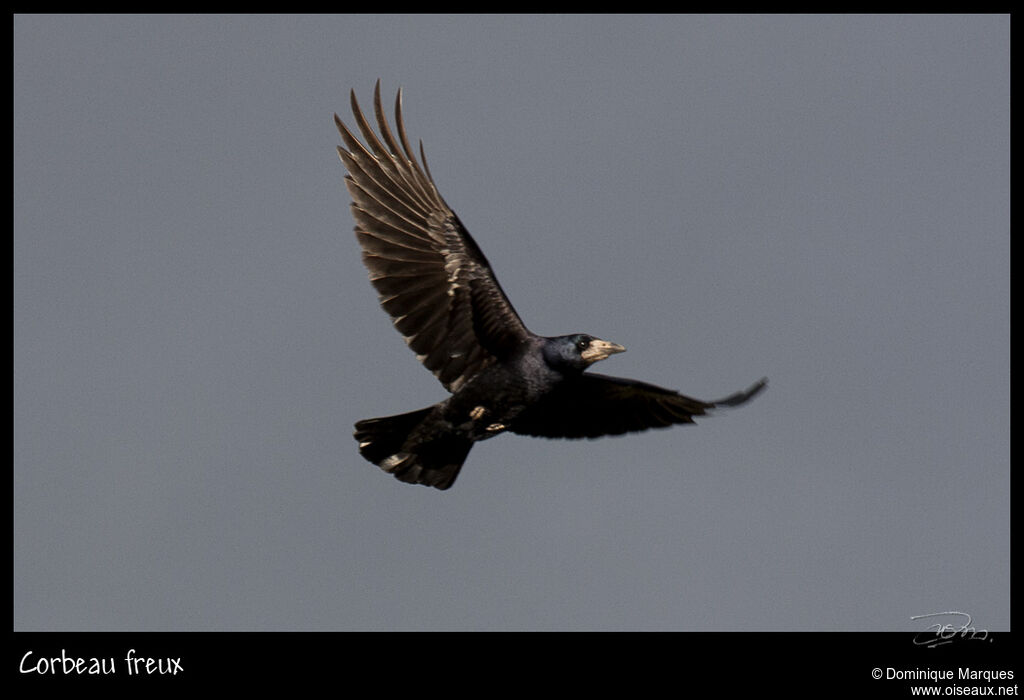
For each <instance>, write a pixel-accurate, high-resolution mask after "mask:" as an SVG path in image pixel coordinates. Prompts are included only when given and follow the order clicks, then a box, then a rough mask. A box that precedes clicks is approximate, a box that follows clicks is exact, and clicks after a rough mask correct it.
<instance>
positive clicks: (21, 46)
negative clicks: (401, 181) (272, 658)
mask: <svg viewBox="0 0 1024 700" xmlns="http://www.w3.org/2000/svg"><path fill="white" fill-rule="evenodd" d="M14 48H15V51H14V177H15V184H14V256H15V258H14V294H15V298H14V312H15V315H14V349H15V364H14V375H15V376H14V388H15V394H14V408H15V421H14V431H15V433H14V436H15V441H14V487H15V490H14V508H15V550H14V565H15V577H14V583H15V599H14V603H15V604H14V621H15V628H16V629H19V630H352V629H356V630H394V629H414V630H435V629H455V630H463V629H480V630H500V629H509V630H519V629H545V630H547V629H558V630H562V629H564V630H578V629H583V630H587V629H607V630H620V629H629V630H655V629H659V630H660V629H671V630H676V629H684V630H897V629H917V628H918V626H919V623H914V622H912V621H911V619H910V618H911V616H914V615H921V614H925V613H934V612H938V611H943V610H951V609H957V610H964V611H967V612H969V613H971V614H972V615H973V617H974V620H975V623H976V625H978V626H979V627H980V628H987V629H990V630H1002V629H1007V628H1008V627H1009V489H1008V486H1009V381H1008V380H1009V18H1008V17H1006V16H999V15H985V16H923V15H913V16H905V17H904V16H881V17H871V16H849V15H835V16H796V17H789V16H767V17H746V16H713V17H704V16H686V15H683V16H669V17H646V16H645V17H632V16H597V17H589V16H588V17H576V16H544V17H534V16H513V17H502V16H457V17H446V16H424V15H413V16H387V17H376V16H357V17H346V16H339V17H334V16H315V17H281V16H230V17H218V16H200V17H189V16H153V17H135V16H125V15H115V16H100V17H92V16H80V15H75V16H68V17H60V16H26V15H22V16H16V17H15V20H14ZM378 77H379V78H381V79H382V81H383V88H384V91H385V93H386V94H387V99H388V101H389V102H390V101H391V100H392V99H393V96H394V91H395V89H397V88H398V87H399V86H402V87H403V88H404V90H405V116H406V120H407V127H408V129H409V132H410V136H411V138H412V139H414V140H419V139H422V140H423V141H424V144H425V148H426V152H427V157H428V159H429V162H430V166H431V170H432V172H433V174H434V177H435V179H436V181H437V184H438V186H439V188H440V190H441V192H442V194H443V195H444V196H445V198H446V199H447V201H448V202H449V203H450V204H451V205H452V206H453V208H454V209H455V210H456V211H457V212H458V213H459V215H460V217H461V218H462V220H463V222H464V223H465V224H466V226H467V227H468V228H469V229H470V231H472V232H473V234H474V236H475V237H476V239H477V241H478V242H479V243H480V245H481V247H482V248H483V249H484V251H485V252H486V254H487V256H488V257H489V259H490V260H491V262H492V264H493V265H494V267H495V270H496V273H497V275H498V278H499V279H500V280H501V283H502V285H503V286H504V288H505V290H506V291H507V292H508V294H509V296H510V298H511V300H512V302H513V304H515V306H516V308H517V310H518V311H519V313H520V315H521V316H522V317H523V319H524V321H525V322H526V324H527V325H528V326H529V327H530V328H531V329H532V330H534V331H536V332H538V333H542V334H560V333H567V332H575V331H584V332H588V333H593V334H594V335H598V336H600V337H602V338H607V339H609V340H613V341H616V342H619V343H622V344H624V345H625V346H626V347H627V348H629V352H627V353H625V354H623V355H617V356H615V357H613V358H611V359H609V360H608V361H607V362H605V363H603V364H602V366H601V368H600V371H602V372H604V373H608V374H615V375H621V376H629V377H634V378H637V379H643V380H647V381H652V382H655V383H659V384H663V385H666V386H670V387H673V388H677V389H680V390H682V391H683V392H684V393H687V394H690V395H693V396H696V397H699V398H706V399H711V398H717V397H720V396H724V395H726V394H728V393H731V392H732V391H735V390H737V389H741V388H744V387H746V386H748V385H749V384H750V383H751V382H753V381H754V380H756V379H758V378H759V377H761V376H768V377H769V379H770V382H771V383H770V385H769V388H768V390H767V391H766V392H765V393H764V394H762V395H761V396H759V397H758V398H757V399H756V400H755V401H753V402H752V403H750V404H748V405H747V406H744V407H742V408H741V409H737V410H735V411H731V412H723V413H722V414H721V415H718V416H715V417H713V418H709V419H706V420H703V421H700V423H699V425H697V426H687V427H683V428H676V429H672V430H667V431H655V432H651V433H648V434H644V435H641V436H628V437H623V438H615V439H603V440H598V441H584V442H570V441H545V440H531V439H528V438H523V437H517V436H510V435H509V436H502V437H499V438H496V439H494V440H491V441H488V442H486V443H484V444H482V445H479V446H477V447H476V448H475V449H474V450H473V452H472V453H471V455H470V458H469V460H468V462H467V464H466V467H465V468H464V469H463V472H462V474H461V476H460V478H459V481H458V482H457V483H456V485H455V487H454V488H453V489H452V490H451V491H448V492H437V491H434V490H432V489H427V488H422V487H414V486H409V485H405V484H402V483H400V482H398V481H396V480H394V479H393V478H391V477H389V476H387V475H386V474H384V473H383V472H381V471H380V470H379V469H378V468H376V467H374V466H373V465H371V464H369V463H367V462H365V461H364V460H362V459H361V458H360V456H359V454H358V451H357V446H356V443H355V441H354V440H353V439H352V437H351V431H352V424H353V423H354V422H355V421H356V420H358V419H360V418H367V417H372V416H378V415H387V414H392V413H399V412H404V411H408V410H413V409H416V408H420V407H423V406H426V405H429V404H431V403H434V402H436V401H439V400H441V399H442V398H443V397H444V396H445V393H444V390H443V388H442V387H441V386H440V384H438V383H437V382H436V380H435V379H434V378H433V377H432V376H431V375H430V373H429V372H427V371H426V370H424V369H423V368H422V367H421V366H420V365H419V364H418V363H417V362H416V360H415V357H414V356H413V354H412V353H411V352H409V350H408V349H407V348H405V347H404V344H403V342H402V340H401V338H400V336H399V335H398V333H396V332H395V331H394V329H392V328H391V327H390V324H389V322H388V319H387V317H386V315H385V314H384V313H383V312H382V311H381V310H380V308H379V307H378V305H377V303H376V297H375V294H374V292H373V290H372V288H371V287H370V285H369V283H368V282H367V279H366V273H365V270H364V269H363V267H362V265H361V263H360V260H359V249H358V245H357V244H356V241H355V239H354V236H353V235H352V226H353V221H352V218H351V215H350V214H349V210H348V205H349V200H348V196H347V192H346V191H345V189H344V187H343V185H342V177H343V174H344V169H343V167H342V165H341V163H340V162H339V161H338V158H337V156H336V154H335V152H334V147H335V145H336V144H337V143H340V139H339V138H338V136H337V133H336V131H335V129H334V126H333V124H332V119H331V115H332V113H333V112H338V113H339V115H340V116H341V117H342V118H343V119H346V120H348V121H349V123H351V120H350V115H349V110H348V91H349V89H350V88H355V89H356V91H357V94H358V96H359V98H360V100H361V101H362V102H363V104H364V105H368V104H369V103H370V100H371V97H372V88H373V84H374V81H375V80H376V79H377V78H378ZM921 628H923V626H921Z"/></svg>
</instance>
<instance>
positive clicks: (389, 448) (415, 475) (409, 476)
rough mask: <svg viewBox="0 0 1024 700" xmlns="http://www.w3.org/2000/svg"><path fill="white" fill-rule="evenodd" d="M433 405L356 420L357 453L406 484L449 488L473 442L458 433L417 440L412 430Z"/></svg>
mask: <svg viewBox="0 0 1024 700" xmlns="http://www.w3.org/2000/svg"><path fill="white" fill-rule="evenodd" d="M431 410H433V408H432V407H428V408H423V409H420V410H419V411H412V412H410V413H402V414H399V415H397V416H386V417H384V418H368V419H366V420H361V421H359V422H358V423H356V432H355V438H356V440H358V441H359V453H360V454H361V455H363V457H365V458H366V459H367V460H369V461H370V462H373V463H374V464H376V465H377V466H378V467H380V468H381V469H383V470H384V471H386V472H388V473H390V474H394V475H395V478H397V479H399V480H401V481H404V482H406V483H409V484H424V485H425V486H433V487H434V488H438V489H447V488H450V487H451V485H452V484H454V483H455V477H457V476H458V475H459V469H461V468H462V463H463V462H465V461H466V456H467V455H468V454H469V449H470V448H471V447H472V446H473V442H472V441H471V440H469V439H468V438H464V437H461V436H458V435H442V436H440V437H431V439H430V440H428V441H424V442H417V441H415V440H413V439H411V438H412V434H413V432H414V431H415V430H416V428H417V427H419V425H420V423H422V422H423V420H424V419H425V418H426V417H427V416H428V415H429V414H430V412H431Z"/></svg>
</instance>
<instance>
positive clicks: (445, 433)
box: [335, 83, 766, 489]
mask: <svg viewBox="0 0 1024 700" xmlns="http://www.w3.org/2000/svg"><path fill="white" fill-rule="evenodd" d="M374 108H375V115H376V118H377V124H378V128H379V131H380V135H381V138H383V141H381V139H380V138H378V137H377V135H376V134H375V133H374V132H373V129H372V128H371V127H370V125H369V122H368V121H367V120H366V119H365V117H364V116H363V114H362V112H361V110H360V109H359V105H358V103H357V102H356V99H355V94H354V93H353V94H352V110H353V114H354V115H355V118H356V123H357V124H358V125H359V129H360V131H361V132H362V134H363V137H364V139H365V140H366V144H367V145H366V146H364V145H363V144H362V143H360V141H359V140H358V139H357V138H355V136H354V135H353V134H352V133H351V132H350V131H349V130H348V129H347V128H346V127H345V125H344V124H343V123H342V122H341V120H340V119H338V117H337V115H335V122H336V124H337V126H338V129H339V131H340V132H341V135H342V138H343V140H344V141H345V144H346V146H347V147H348V150H345V149H343V148H340V147H339V148H338V152H339V155H340V156H341V159H342V161H343V162H344V163H345V165H346V167H347V168H348V170H349V175H348V176H347V177H346V184H347V185H348V188H349V191H350V192H351V194H352V198H353V203H352V209H353V214H354V216H355V219H356V236H357V238H358V240H359V242H360V244H361V246H362V248H363V261H364V263H365V264H366V266H367V268H368V269H369V270H370V280H371V282H372V283H373V285H374V286H375V287H376V288H377V291H378V292H379V294H380V299H381V305H382V306H383V307H384V309H385V310H386V311H387V312H388V313H389V314H390V315H391V316H392V318H393V322H394V325H395V327H396V328H397V329H398V330H399V332H400V333H402V335H403V336H405V339H406V342H407V343H408V345H409V346H410V348H411V349H412V350H413V351H414V352H416V354H417V356H418V358H419V359H420V361H421V362H423V364H424V365H425V366H426V367H427V368H428V369H430V370H431V371H432V372H434V374H435V375H436V376H437V377H438V379H439V380H440V381H441V383H442V384H443V385H444V386H445V388H446V389H448V390H449V391H450V392H451V396H449V397H448V398H447V399H445V400H444V401H442V402H440V403H438V404H435V405H434V406H430V407H427V408H423V409H420V410H418V411H412V412H410V413H403V414H400V415H395V416H389V417H384V418H371V419H367V420H362V421H359V422H358V423H356V432H355V437H356V440H358V442H359V449H360V453H361V454H362V455H363V456H364V457H365V458H366V459H367V460H369V461H371V462H373V463H374V464H377V465H378V466H380V467H381V468H382V469H384V470H385V471H388V472H390V473H392V474H394V475H395V476H396V477H397V478H399V479H401V480H403V481H407V482H410V483H420V484H425V485H428V486H434V487H436V488H440V489H447V488H449V487H450V486H451V485H452V483H453V482H454V481H455V478H456V477H457V476H458V472H459V469H460V468H461V466H462V464H463V462H464V461H465V459H466V456H467V455H468V454H469V450H470V448H471V447H472V446H473V444H474V443H476V442H480V441H482V440H487V439H490V438H492V437H495V436H496V435H499V434H501V433H503V432H514V433H519V434H523V435H532V436H538V437H549V438H559V437H561V438H583V437H588V438H592V437H599V436H601V435H619V434H622V433H625V432H638V431H642V430H646V429H648V428H655V427H666V426H669V425H672V424H677V423H692V422H693V419H692V416H694V415H701V414H704V413H705V412H707V411H708V410H710V409H712V408H715V407H718V406H735V405H739V404H741V403H744V402H745V401H747V400H749V399H750V398H751V397H752V396H754V394H756V393H757V392H759V391H760V390H761V389H763V388H764V386H765V383H766V382H765V380H761V381H760V382H758V383H757V384H755V385H754V386H752V387H751V388H750V389H748V390H747V391H745V392H739V393H737V394H734V395H733V396H730V397H728V398H726V399H721V400H718V401H711V402H705V401H699V400H697V399H691V398H689V397H687V396H683V395H682V394H679V393H677V392H675V391H672V390H670V389H664V388H661V387H658V386H654V385H652V384H646V383H644V382H638V381H635V380H631V379H620V378H616V377H606V376H603V375H598V374H594V373H589V372H586V370H587V368H588V367H589V366H590V365H592V364H593V363H595V362H597V361H600V360H603V359H605V358H606V357H608V356H609V355H611V354H614V353H618V352H622V351H624V350H625V348H623V347H622V346H621V345H616V344H615V343H609V342H608V341H604V340H600V339H597V338H594V337H592V336H590V335H586V334H583V333H576V334H572V335H565V336H556V337H543V336H539V335H536V334H534V333H532V332H531V331H529V330H528V329H527V328H526V326H525V325H524V324H523V322H522V321H521V320H520V318H519V316H518V314H517V313H516V312H515V309H513V308H512V305H511V303H510V302H509V301H508V298H507V297H506V296H505V293H504V292H503V291H502V289H501V286H500V285H499V284H498V281H497V279H496V278H495V276H494V273H493V271H492V269H491V266H490V264H489V263H488V262H487V259H486V258H485V257H484V255H483V252H482V251H481V250H480V248H479V246H478V245H477V244H476V242H475V241H474V240H473V238H472V236H470V235H469V232H468V231H467V230H466V229H465V227H464V226H463V225H462V223H461V222H460V221H459V219H458V217H457V216H456V215H455V213H454V212H453V211H452V210H451V209H450V208H449V207H448V205H447V204H446V203H445V202H444V200H443V199H442V198H441V196H440V194H439V193H438V192H437V188H436V187H435V185H434V183H433V179H432V178H431V176H430V171H429V169H427V166H426V159H425V157H423V149H422V145H421V146H420V154H421V160H422V163H423V166H422V168H421V167H420V165H419V163H418V162H417V160H416V158H415V156H413V154H412V151H411V149H410V148H409V143H408V140H407V138H406V135H405V128H404V125H403V123H402V113H401V92H399V97H398V100H397V102H396V107H395V112H396V120H397V123H398V128H399V139H400V145H399V140H396V139H395V137H394V136H393V135H392V133H391V130H390V127H389V126H388V123H387V120H386V119H385V117H384V112H383V109H382V107H381V101H380V84H379V83H378V84H377V89H376V91H375V94H374ZM367 146H368V148H367Z"/></svg>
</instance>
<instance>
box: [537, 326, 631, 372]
mask: <svg viewBox="0 0 1024 700" xmlns="http://www.w3.org/2000/svg"><path fill="white" fill-rule="evenodd" d="M625 351H626V348H624V347H622V346H621V345H617V344H616V343H610V342H608V341H607V340H601V339H600V338H595V337H594V336H592V335H587V334H585V333H574V334H573V335H562V336H558V337H557V338H548V342H547V343H546V344H545V345H544V359H545V360H546V361H547V363H548V365H550V366H551V367H553V368H555V369H557V370H561V371H567V370H575V371H577V372H582V371H583V370H585V369H586V368H587V367H589V366H590V365H592V364H594V363H595V362H597V361H599V360H603V359H605V358H606V357H608V356H609V355H614V354H615V353H617V352H625Z"/></svg>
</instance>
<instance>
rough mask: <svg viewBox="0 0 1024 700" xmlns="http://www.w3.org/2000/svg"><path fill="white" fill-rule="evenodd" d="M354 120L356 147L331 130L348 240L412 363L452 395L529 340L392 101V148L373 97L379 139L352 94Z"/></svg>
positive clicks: (398, 106)
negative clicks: (348, 205)
mask: <svg viewBox="0 0 1024 700" xmlns="http://www.w3.org/2000/svg"><path fill="white" fill-rule="evenodd" d="M351 101H352V113H353V115H354V116H355V121H356V125H357V126H358V128H359V131H360V132H361V133H362V136H363V140H364V141H365V143H366V145H363V143H361V142H360V141H359V139H358V138H356V137H355V136H354V135H353V134H352V132H351V131H349V130H348V128H347V127H346V126H345V125H344V124H343V123H342V121H341V120H340V119H339V118H338V115H334V121H335V123H336V124H337V126H338V131H340V132H341V138H342V140H343V141H344V142H345V148H342V147H340V146H339V147H338V155H339V156H341V160H342V162H343V163H344V164H345V167H346V168H347V169H348V172H349V174H348V175H346V176H345V184H346V185H347V186H348V190H349V192H350V193H351V195H352V213H353V215H354V217H355V220H356V227H355V231H356V238H357V239H358V241H359V244H360V245H361V246H362V248H363V262H364V263H365V265H366V267H367V269H368V270H369V271H370V281H371V283H372V284H373V286H374V287H375V288H376V289H377V292H378V293H379V295H380V303H381V306H382V307H383V308H384V310H385V311H387V312H388V314H389V315H390V316H391V318H392V320H393V323H394V326H395V328H397V329H398V331H399V332H400V333H401V334H402V336H403V337H404V338H405V341H406V343H407V344H408V345H409V347H410V348H412V350H413V351H414V352H415V353H416V355H417V357H418V359H419V360H420V361H421V362H422V363H423V364H424V366H425V367H427V369H429V370H430V371H432V372H433V373H434V375H435V376H436V377H437V378H438V379H439V380H440V381H441V383H442V384H444V386H445V388H446V389H448V390H449V391H451V392H455V391H457V390H458V389H459V388H460V387H461V386H462V385H463V384H465V383H466V382H467V381H468V380H469V379H470V378H472V377H473V376H474V375H476V374H477V373H478V372H479V371H480V370H481V369H483V368H484V367H486V366H487V365H489V364H491V363H492V362H494V361H495V359H496V358H500V357H502V356H503V355H504V354H505V353H507V352H509V351H510V350H511V349H512V348H514V347H515V346H516V345H518V344H519V343H520V342H522V341H523V340H525V339H526V338H527V337H529V335H530V333H529V331H527V330H526V327H525V326H524V325H523V322H522V321H521V320H520V319H519V316H518V314H516V312H515V309H513V308H512V304H511V303H509V301H508V298H507V297H506V296H505V293H504V292H503V291H502V289H501V286H500V285H499V284H498V281H497V279H495V277H494V273H493V272H492V271H491V266H490V264H489V263H488V262H487V259H486V258H485V257H484V254H483V253H482V252H481V251H480V248H479V247H478V246H477V244H476V242H475V241H474V240H473V238H472V237H471V236H470V235H469V232H468V231H467V230H466V229H465V227H464V226H463V225H462V223H461V222H460V221H459V219H458V217H457V216H456V215H455V213H454V212H453V211H452V210H451V209H450V208H449V207H448V205H447V204H446V203H445V201H444V199H443V198H442V197H441V195H440V193H439V192H438V191H437V187H435V186H434V181H433V178H432V177H431V175H430V169H429V168H428V167H427V160H426V156H425V154H424V153H423V144H422V143H421V144H420V158H421V160H422V163H423V165H422V167H421V166H420V164H419V163H418V162H417V160H416V157H415V156H414V155H413V152H412V150H411V149H410V147H409V140H408V138H407V137H406V134H405V125H404V123H403V121H402V92H401V90H399V91H398V97H397V99H396V100H395V120H396V123H397V126H398V139H399V140H396V139H395V136H394V134H393V133H392V132H391V128H390V127H389V125H388V122H387V118H386V117H385V115H384V110H383V108H382V107H381V100H380V81H377V86H376V88H375V90H374V112H375V116H376V120H377V128H378V130H379V132H380V137H379V138H378V136H377V134H375V133H374V131H373V128H372V127H371V126H370V123H369V122H368V121H367V119H366V117H365V116H363V113H362V110H360V108H359V103H358V102H357V101H356V96H355V92H354V91H353V92H352V96H351Z"/></svg>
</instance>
